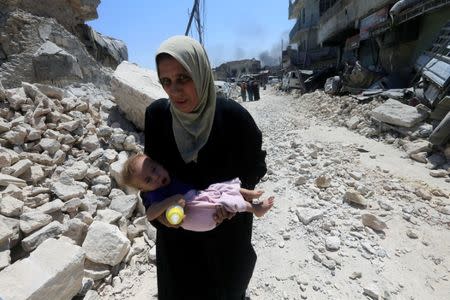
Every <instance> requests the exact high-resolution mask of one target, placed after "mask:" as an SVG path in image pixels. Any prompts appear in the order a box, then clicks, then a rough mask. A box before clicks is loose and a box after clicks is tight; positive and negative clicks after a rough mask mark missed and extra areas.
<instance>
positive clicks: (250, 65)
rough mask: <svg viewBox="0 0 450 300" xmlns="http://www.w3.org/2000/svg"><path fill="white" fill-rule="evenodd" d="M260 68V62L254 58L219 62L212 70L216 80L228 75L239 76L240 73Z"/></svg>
mask: <svg viewBox="0 0 450 300" xmlns="http://www.w3.org/2000/svg"><path fill="white" fill-rule="evenodd" d="M260 70H261V62H260V61H259V60H256V59H244V60H237V61H230V62H227V63H224V64H221V65H220V66H218V67H217V68H216V69H215V70H214V76H215V79H216V80H226V79H227V78H228V77H239V76H240V75H241V74H253V73H257V72H259V71H260Z"/></svg>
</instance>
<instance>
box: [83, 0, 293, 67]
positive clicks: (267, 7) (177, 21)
mask: <svg viewBox="0 0 450 300" xmlns="http://www.w3.org/2000/svg"><path fill="white" fill-rule="evenodd" d="M288 1H289V0H252V1H248V0H227V1H218V0H204V1H201V3H202V4H203V3H205V5H204V8H203V7H201V8H200V9H201V12H200V13H201V17H202V19H203V22H204V27H205V34H204V36H205V40H204V45H205V48H206V51H207V53H208V55H209V59H210V61H211V64H212V67H217V66H219V65H220V64H222V63H224V62H228V61H232V60H239V59H251V58H255V59H259V60H261V61H262V64H263V65H266V64H267V65H270V64H272V65H273V64H275V63H279V60H280V56H281V43H282V42H281V41H282V39H283V45H284V48H285V47H286V43H287V40H288V36H289V31H290V30H291V28H292V27H293V26H294V24H295V20H288V6H289V2H288ZM193 4H194V0H128V1H120V0H102V1H101V3H100V5H99V6H98V8H97V12H98V19H96V20H93V21H90V22H88V25H90V26H91V27H92V28H93V29H94V30H96V31H97V32H99V33H101V34H103V35H107V36H110V37H113V38H116V39H119V40H122V41H124V42H125V44H126V45H127V47H128V60H129V61H131V62H134V63H137V64H138V65H139V66H141V67H144V68H147V69H155V62H154V55H155V52H156V50H157V49H158V47H159V45H160V44H161V43H162V42H163V41H164V40H166V39H167V38H169V37H171V36H173V35H184V33H185V31H186V27H187V24H188V21H189V12H190V11H191V10H192V6H193ZM203 9H204V14H203ZM192 29H194V30H192V34H191V36H192V37H194V38H196V39H198V35H197V32H196V30H195V26H194V24H193V25H192Z"/></svg>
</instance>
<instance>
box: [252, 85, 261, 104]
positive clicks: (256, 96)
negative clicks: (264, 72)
mask: <svg viewBox="0 0 450 300" xmlns="http://www.w3.org/2000/svg"><path fill="white" fill-rule="evenodd" d="M252 90H253V99H254V100H255V101H258V100H259V99H260V98H259V84H258V81H257V80H253V82H252Z"/></svg>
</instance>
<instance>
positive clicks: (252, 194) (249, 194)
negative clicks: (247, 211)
mask: <svg viewBox="0 0 450 300" xmlns="http://www.w3.org/2000/svg"><path fill="white" fill-rule="evenodd" d="M239 192H240V193H241V195H242V197H244V199H245V201H247V202H250V203H251V202H252V200H253V199H257V198H259V197H261V195H262V194H263V193H264V191H261V190H247V189H243V188H240V189H239Z"/></svg>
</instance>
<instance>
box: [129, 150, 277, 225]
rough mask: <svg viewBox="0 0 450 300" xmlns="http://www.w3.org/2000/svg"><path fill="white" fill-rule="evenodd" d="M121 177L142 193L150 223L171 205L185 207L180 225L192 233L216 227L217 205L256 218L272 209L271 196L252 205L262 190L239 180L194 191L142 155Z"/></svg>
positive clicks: (131, 159)
mask: <svg viewBox="0 0 450 300" xmlns="http://www.w3.org/2000/svg"><path fill="white" fill-rule="evenodd" d="M122 178H123V180H124V183H125V184H126V185H129V186H132V187H134V188H136V189H139V190H140V191H142V192H144V193H142V200H143V203H144V206H145V208H146V210H147V211H146V214H147V218H148V219H149V221H153V220H155V219H156V218H158V217H160V216H161V215H162V214H164V213H165V211H166V210H167V209H168V208H169V207H170V206H172V205H175V204H179V205H181V206H182V207H184V208H185V218H184V219H183V221H182V222H181V223H180V224H179V226H181V227H182V228H184V229H186V230H191V231H209V230H212V229H214V228H215V227H216V226H217V224H216V221H215V220H214V218H213V215H214V213H215V212H216V207H217V206H218V205H222V206H223V207H224V208H225V209H226V210H227V211H228V212H231V213H237V212H249V213H253V214H254V215H255V216H257V217H262V216H263V215H264V214H265V213H266V212H267V211H268V210H269V209H270V208H271V207H272V206H273V197H270V198H268V199H267V200H264V201H262V202H261V203H259V204H253V202H252V200H253V199H256V198H259V197H260V196H261V195H262V194H263V191H261V190H248V189H243V188H241V181H240V180H239V179H238V178H234V179H232V180H229V181H225V182H220V183H214V184H211V185H210V186H208V187H207V188H206V189H205V190H200V191H199V190H195V189H194V187H193V186H191V185H188V184H185V183H183V182H181V181H179V180H178V179H177V178H172V176H170V175H169V172H167V170H166V169H165V168H164V167H163V166H162V165H161V164H159V163H157V162H156V161H154V160H153V159H151V158H150V157H149V156H147V155H145V154H143V153H138V154H135V155H133V156H132V157H131V158H129V159H128V160H127V161H126V162H125V165H124V168H123V171H122ZM176 227H178V226H176Z"/></svg>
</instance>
